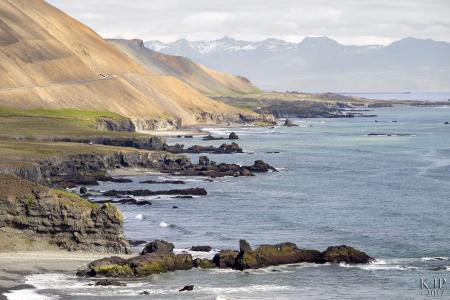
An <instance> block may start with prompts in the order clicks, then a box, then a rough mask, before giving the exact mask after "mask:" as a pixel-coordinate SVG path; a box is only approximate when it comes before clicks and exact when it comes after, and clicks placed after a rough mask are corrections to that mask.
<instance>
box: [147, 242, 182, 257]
mask: <svg viewBox="0 0 450 300" xmlns="http://www.w3.org/2000/svg"><path fill="white" fill-rule="evenodd" d="M174 248H175V246H174V245H173V244H172V243H169V242H166V241H162V240H154V241H153V242H150V243H148V244H147V245H145V247H144V249H143V250H142V252H141V255H144V254H147V253H165V254H168V253H172V251H173V249H174Z"/></svg>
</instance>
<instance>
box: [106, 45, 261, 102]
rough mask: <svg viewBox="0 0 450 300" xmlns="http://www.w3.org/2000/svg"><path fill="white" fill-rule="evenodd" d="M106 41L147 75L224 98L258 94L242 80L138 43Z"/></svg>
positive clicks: (254, 88) (248, 83) (246, 81)
mask: <svg viewBox="0 0 450 300" xmlns="http://www.w3.org/2000/svg"><path fill="white" fill-rule="evenodd" d="M107 41H108V42H109V43H111V44H113V45H114V46H115V47H117V48H118V49H119V50H121V51H123V52H124V53H125V54H127V55H128V56H130V57H131V58H133V59H135V60H137V61H138V62H139V63H140V64H141V65H142V66H144V67H145V68H146V69H147V70H148V71H149V72H152V73H154V74H158V75H167V76H174V77H176V78H178V79H179V80H181V81H183V82H184V83H186V84H188V85H190V86H191V87H193V88H194V89H196V90H198V91H200V92H202V93H203V94H206V95H209V96H225V95H233V94H249V93H257V92H260V90H259V89H258V88H256V87H255V86H253V85H252V84H251V82H250V81H249V80H248V79H246V78H243V77H240V76H234V75H231V74H228V73H222V72H218V71H215V70H212V69H209V68H207V67H205V66H203V65H199V64H195V63H194V62H193V61H192V60H191V59H189V58H186V57H183V56H173V55H167V54H163V53H160V52H157V51H153V50H151V49H148V48H146V47H145V46H144V42H143V41H142V40H139V39H133V40H124V39H109V40H107Z"/></svg>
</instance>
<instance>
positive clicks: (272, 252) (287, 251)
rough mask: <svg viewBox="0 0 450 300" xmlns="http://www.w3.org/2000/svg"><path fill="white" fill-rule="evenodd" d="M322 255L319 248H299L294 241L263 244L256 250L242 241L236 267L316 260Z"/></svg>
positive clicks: (241, 268)
mask: <svg viewBox="0 0 450 300" xmlns="http://www.w3.org/2000/svg"><path fill="white" fill-rule="evenodd" d="M319 256H320V252H319V251H317V250H307V249H299V248H298V247H297V245H295V244H293V243H282V244H276V245H261V246H260V247H258V248H257V249H256V250H251V248H250V246H249V245H248V244H247V245H246V243H244V242H242V241H241V251H240V252H239V255H238V256H237V258H236V264H235V266H234V268H236V269H238V270H245V269H256V268H263V267H268V266H275V265H281V264H291V263H301V262H315V261H316V260H317V259H318V257H319Z"/></svg>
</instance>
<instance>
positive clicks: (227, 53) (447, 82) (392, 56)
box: [145, 37, 450, 92]
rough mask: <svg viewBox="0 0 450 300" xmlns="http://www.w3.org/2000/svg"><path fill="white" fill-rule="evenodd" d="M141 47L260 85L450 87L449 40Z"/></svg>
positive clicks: (322, 39) (390, 88)
mask: <svg viewBox="0 0 450 300" xmlns="http://www.w3.org/2000/svg"><path fill="white" fill-rule="evenodd" d="M145 46H146V47H148V48H150V49H152V50H154V51H159V52H162V53H166V54H170V55H181V56H186V57H188V58H190V59H192V60H193V61H194V62H196V63H200V64H203V65H205V66H207V67H210V68H214V69H217V70H219V71H223V72H230V73H233V74H239V75H242V76H245V77H247V78H249V79H250V80H251V81H252V82H254V83H255V84H256V85H257V86H258V87H260V88H263V89H265V90H296V91H314V92H326V91H335V92H340V91H449V90H450V43H447V42H438V41H434V40H430V39H427V40H423V39H416V38H405V39H402V40H399V41H396V42H393V43H391V44H389V45H387V46H382V45H367V46H348V45H343V44H340V43H338V42H337V41H335V40H333V39H330V38H328V37H306V38H304V39H303V40H302V41H301V42H299V43H291V42H286V41H283V40H280V39H266V40H264V41H260V42H249V41H242V40H236V39H233V38H230V37H224V38H221V39H218V40H213V41H188V40H186V39H180V40H178V41H175V42H172V43H163V42H160V41H149V42H146V43H145Z"/></svg>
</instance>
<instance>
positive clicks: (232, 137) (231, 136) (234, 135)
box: [228, 132, 239, 140]
mask: <svg viewBox="0 0 450 300" xmlns="http://www.w3.org/2000/svg"><path fill="white" fill-rule="evenodd" d="M228 139H230V140H238V139H239V136H238V135H237V134H236V133H234V132H232V133H230V135H229V136H228Z"/></svg>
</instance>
